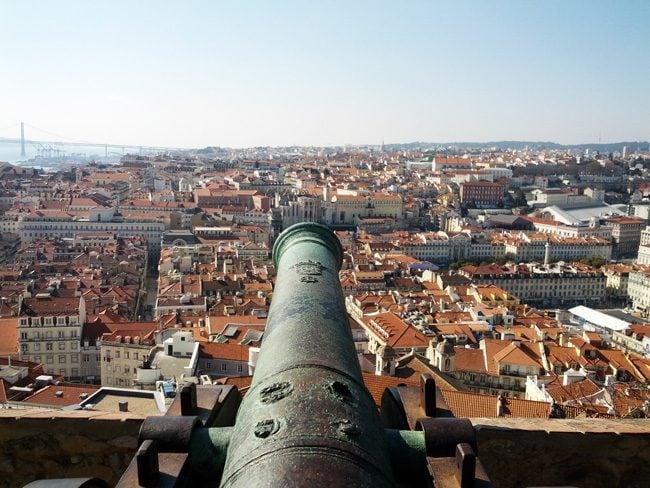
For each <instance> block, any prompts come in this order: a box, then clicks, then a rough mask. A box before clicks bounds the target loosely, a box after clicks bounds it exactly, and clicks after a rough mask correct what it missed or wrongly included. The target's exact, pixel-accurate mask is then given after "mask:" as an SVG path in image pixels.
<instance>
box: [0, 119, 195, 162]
mask: <svg viewBox="0 0 650 488" xmlns="http://www.w3.org/2000/svg"><path fill="white" fill-rule="evenodd" d="M18 129H19V130H20V132H19V134H18ZM25 129H28V130H30V131H31V132H36V133H37V134H42V135H44V136H45V137H43V138H40V137H39V138H31V137H30V138H27V137H26V136H25ZM12 131H16V135H15V136H13V137H11V136H9V137H2V136H1V135H0V142H1V143H8V144H12V143H13V144H20V155H21V157H25V156H26V155H27V151H26V147H29V146H31V147H33V148H34V149H35V150H36V152H37V154H38V155H39V156H40V157H43V158H63V157H65V156H66V155H67V152H66V151H65V149H64V146H65V147H66V148H67V147H75V146H78V147H83V148H96V149H97V150H103V152H104V156H106V157H108V156H110V155H124V154H127V153H133V152H137V153H138V154H151V153H161V152H170V151H181V150H184V149H186V148H179V147H163V146H140V145H135V144H115V143H100V142H92V141H84V140H80V139H75V138H71V137H66V136H62V135H60V134H55V133H53V132H50V131H48V130H45V129H41V128H38V127H35V126H33V125H30V124H27V123H25V122H18V123H15V124H11V125H9V126H6V127H0V134H10V133H11V132H12Z"/></svg>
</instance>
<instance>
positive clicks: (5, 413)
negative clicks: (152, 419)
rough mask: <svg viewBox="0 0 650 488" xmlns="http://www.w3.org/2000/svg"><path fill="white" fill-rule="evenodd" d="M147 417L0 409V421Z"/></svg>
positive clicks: (32, 409) (131, 414)
mask: <svg viewBox="0 0 650 488" xmlns="http://www.w3.org/2000/svg"><path fill="white" fill-rule="evenodd" d="M146 417H147V416H146V415H141V414H137V413H129V412H100V411H98V410H55V409H52V410H48V409H43V408H9V409H4V408H3V409H0V421H4V420H8V419H14V420H18V419H49V420H57V419H68V420H70V419H72V420H74V419H77V420H111V421H116V420H121V421H124V422H126V421H128V420H137V421H140V422H142V421H143V420H144V419H145V418H146Z"/></svg>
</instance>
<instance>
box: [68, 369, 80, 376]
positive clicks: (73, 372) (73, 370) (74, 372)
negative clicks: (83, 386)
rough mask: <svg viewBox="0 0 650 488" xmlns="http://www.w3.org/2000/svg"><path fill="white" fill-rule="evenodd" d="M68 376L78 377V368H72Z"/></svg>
mask: <svg viewBox="0 0 650 488" xmlns="http://www.w3.org/2000/svg"><path fill="white" fill-rule="evenodd" d="M70 376H79V368H72V372H71V373H70Z"/></svg>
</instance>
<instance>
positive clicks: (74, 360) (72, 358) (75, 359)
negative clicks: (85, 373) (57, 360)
mask: <svg viewBox="0 0 650 488" xmlns="http://www.w3.org/2000/svg"><path fill="white" fill-rule="evenodd" d="M70 361H72V362H73V363H78V362H79V354H73V355H72V356H70Z"/></svg>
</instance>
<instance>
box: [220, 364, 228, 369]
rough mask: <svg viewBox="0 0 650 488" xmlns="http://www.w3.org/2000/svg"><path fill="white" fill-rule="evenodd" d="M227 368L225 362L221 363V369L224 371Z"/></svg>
mask: <svg viewBox="0 0 650 488" xmlns="http://www.w3.org/2000/svg"><path fill="white" fill-rule="evenodd" d="M227 369H228V365H227V364H226V363H221V371H226V370H227Z"/></svg>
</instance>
